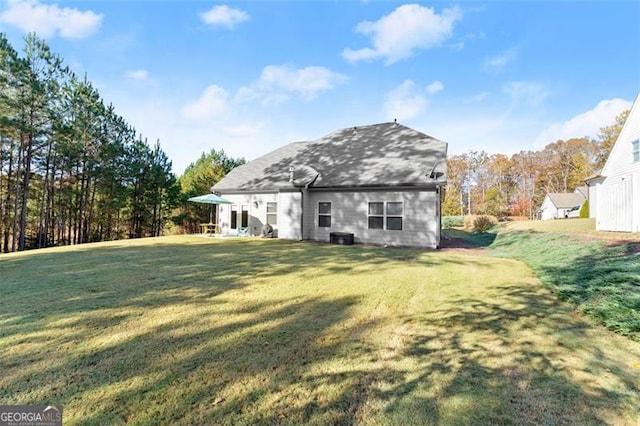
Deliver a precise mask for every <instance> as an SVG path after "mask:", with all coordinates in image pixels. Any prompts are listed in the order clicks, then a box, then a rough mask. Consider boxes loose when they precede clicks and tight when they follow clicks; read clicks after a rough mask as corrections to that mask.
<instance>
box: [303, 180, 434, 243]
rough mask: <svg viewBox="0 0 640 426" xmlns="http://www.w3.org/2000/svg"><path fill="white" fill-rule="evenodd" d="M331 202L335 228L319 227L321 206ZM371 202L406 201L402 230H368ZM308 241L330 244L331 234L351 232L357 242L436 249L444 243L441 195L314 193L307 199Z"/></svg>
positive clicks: (364, 192)
mask: <svg viewBox="0 0 640 426" xmlns="http://www.w3.org/2000/svg"><path fill="white" fill-rule="evenodd" d="M320 202H330V203H331V227H330V228H321V227H318V203H320ZM369 202H402V203H403V225H402V228H403V229H402V230H401V231H391V230H384V229H368V228H369V222H368V208H369ZM304 221H305V224H304V225H305V234H307V232H308V237H307V238H308V239H310V240H315V241H329V234H330V233H331V232H350V233H353V234H354V239H355V241H356V242H357V243H367V244H380V245H390V246H416V247H431V248H436V247H438V245H439V244H440V223H439V219H438V195H437V193H436V191H435V190H431V191H427V190H421V191H417V190H405V191H376V190H371V191H337V192H329V191H326V192H325V191H310V192H309V194H308V196H307V197H306V198H305V200H304Z"/></svg>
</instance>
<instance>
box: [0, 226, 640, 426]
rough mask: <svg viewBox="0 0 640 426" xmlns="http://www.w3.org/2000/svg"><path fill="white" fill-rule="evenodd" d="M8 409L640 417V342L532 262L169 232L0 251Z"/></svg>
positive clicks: (208, 416)
mask: <svg viewBox="0 0 640 426" xmlns="http://www.w3.org/2000/svg"><path fill="white" fill-rule="evenodd" d="M0 268H1V270H2V284H0V285H1V287H2V288H1V290H2V292H3V295H4V297H3V299H2V302H1V304H0V370H1V371H2V373H3V374H2V375H1V376H0V403H1V404H20V403H25V404H26V403H31V404H36V403H42V404H49V403H56V404H58V403H60V404H64V408H65V424H80V423H82V424H118V423H127V422H130V423H134V424H166V423H172V424H173V423H175V424H211V423H216V424H234V425H235V424H302V423H310V424H354V423H362V424H375V425H377V424H439V423H442V424H541V423H554V424H581V425H584V424H601V423H609V424H630V425H635V424H636V423H637V421H638V419H639V416H640V412H639V409H638V404H637V401H638V398H639V397H640V394H639V389H638V383H640V364H639V363H640V345H639V344H638V343H635V342H632V341H630V340H628V339H625V338H623V337H620V336H616V335H612V334H610V333H608V332H607V331H605V330H604V329H602V328H596V327H593V326H592V325H590V324H589V323H587V322H585V321H583V319H582V318H581V317H580V316H578V315H576V314H574V313H573V312H572V311H571V310H570V309H569V308H568V307H567V305H564V304H562V303H561V302H559V301H557V300H556V299H555V297H553V295H551V294H550V293H548V291H547V290H545V289H544V288H543V287H542V286H541V284H540V283H539V282H538V281H537V280H536V279H535V278H533V277H532V275H531V274H530V272H529V270H528V269H527V268H526V267H525V266H524V264H522V263H520V262H517V261H512V260H505V259H496V258H491V257H484V256H468V255H465V254H461V253H446V252H430V251H427V252H425V251H417V250H409V249H381V248H368V247H358V246H356V247H343V246H331V245H322V244H309V243H294V242H284V241H263V240H253V239H245V240H233V241H231V240H225V241H218V240H213V239H201V238H192V237H191V238H190V237H170V238H162V239H153V240H143V241H134V242H124V243H111V244H102V245H93V246H83V247H75V248H74V247H72V248H65V249H57V250H48V251H39V252H33V253H22V254H16V255H9V256H2V257H0Z"/></svg>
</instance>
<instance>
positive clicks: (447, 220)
mask: <svg viewBox="0 0 640 426" xmlns="http://www.w3.org/2000/svg"><path fill="white" fill-rule="evenodd" d="M463 226H464V216H444V217H443V218H442V227H443V228H462V227H463Z"/></svg>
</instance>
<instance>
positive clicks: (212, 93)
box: [180, 84, 229, 121]
mask: <svg viewBox="0 0 640 426" xmlns="http://www.w3.org/2000/svg"><path fill="white" fill-rule="evenodd" d="M228 99H229V94H228V93H227V91H226V90H224V89H223V88H222V87H220V86H216V85H215V84H212V85H211V86H209V87H207V88H206V89H205V90H204V92H203V93H202V95H201V96H200V98H199V99H198V100H196V101H195V102H193V103H190V104H188V105H185V106H184V107H182V109H181V111H180V112H181V116H182V117H183V118H186V119H188V120H194V121H205V120H216V119H220V116H221V115H223V114H224V113H226V112H227V110H228Z"/></svg>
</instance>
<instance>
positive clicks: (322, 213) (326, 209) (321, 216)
mask: <svg viewBox="0 0 640 426" xmlns="http://www.w3.org/2000/svg"><path fill="white" fill-rule="evenodd" d="M318 227H319V228H331V203H328V202H321V203H318Z"/></svg>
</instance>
